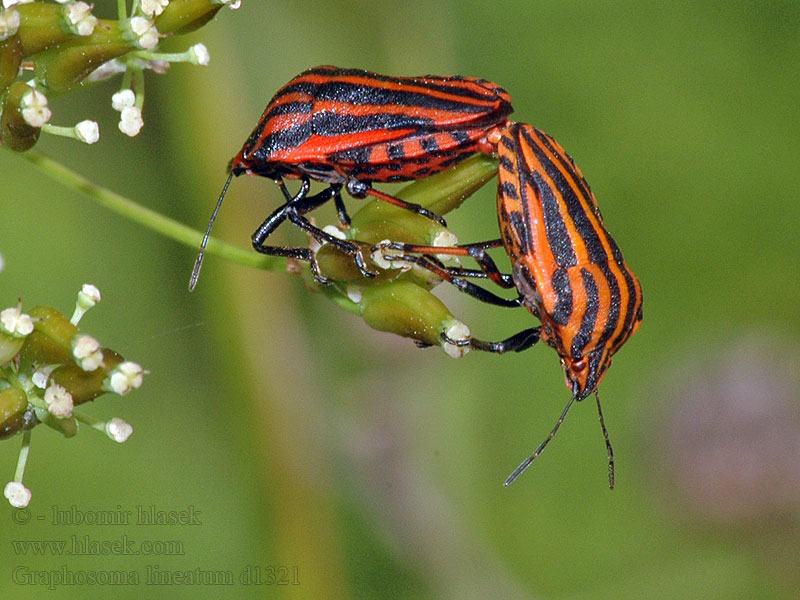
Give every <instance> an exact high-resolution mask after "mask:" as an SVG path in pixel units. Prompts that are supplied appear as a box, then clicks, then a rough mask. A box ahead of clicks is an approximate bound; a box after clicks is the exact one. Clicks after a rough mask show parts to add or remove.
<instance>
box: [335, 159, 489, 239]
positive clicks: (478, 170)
mask: <svg viewBox="0 0 800 600" xmlns="http://www.w3.org/2000/svg"><path fill="white" fill-rule="evenodd" d="M496 174H497V159H495V158H492V157H490V156H486V155H485V154H476V155H475V156H471V157H470V158H468V159H467V160H465V161H463V162H462V163H460V164H459V165H458V166H456V167H454V168H453V169H450V170H449V171H444V172H442V173H437V174H435V175H432V176H430V177H428V178H426V179H422V180H420V181H415V182H414V183H412V184H410V185H408V186H406V187H405V188H403V189H402V190H400V192H399V193H398V194H397V197H398V198H402V199H403V200H406V201H407V202H413V203H415V204H419V205H420V206H424V207H425V208H428V209H430V210H432V211H433V212H435V213H436V214H439V215H444V214H447V213H448V212H450V211H452V210H454V209H456V208H458V207H459V206H461V203H462V202H464V200H466V199H467V198H469V197H470V196H471V195H472V194H474V193H475V192H476V191H477V190H478V189H480V188H481V186H483V185H484V184H485V183H486V182H488V181H489V180H490V179H492V177H494V176H495V175H496ZM443 231H444V228H443V227H442V226H441V225H439V224H438V223H436V222H434V221H432V220H430V219H427V218H425V217H423V216H420V215H417V214H415V213H412V212H410V211H408V210H404V209H402V208H399V207H397V206H392V205H391V204H387V203H386V202H381V201H378V200H373V201H372V202H369V203H367V204H365V205H364V206H363V207H362V208H361V210H359V211H358V212H357V213H355V214H354V215H353V219H352V223H351V227H350V230H349V231H348V235H349V236H351V237H353V238H355V239H359V240H363V241H365V242H370V243H373V244H374V243H377V242H380V241H381V240H386V239H388V240H392V241H396V242H405V243H406V244H420V245H429V244H432V243H433V240H434V239H435V238H436V236H437V235H439V234H441V233H442V232H443Z"/></svg>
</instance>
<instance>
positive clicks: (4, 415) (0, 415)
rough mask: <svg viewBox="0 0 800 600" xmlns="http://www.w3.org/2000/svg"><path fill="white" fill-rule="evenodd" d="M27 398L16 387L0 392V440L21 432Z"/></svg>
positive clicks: (26, 408)
mask: <svg viewBox="0 0 800 600" xmlns="http://www.w3.org/2000/svg"><path fill="white" fill-rule="evenodd" d="M26 410H28V396H27V395H26V394H25V392H24V391H22V390H21V389H20V388H18V387H16V386H13V385H12V386H11V387H7V388H6V389H4V390H0V440H2V439H5V438H7V437H11V436H12V435H14V434H15V433H18V432H19V431H21V430H22V427H23V425H24V424H25V411H26Z"/></svg>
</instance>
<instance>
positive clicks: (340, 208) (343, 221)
mask: <svg viewBox="0 0 800 600" xmlns="http://www.w3.org/2000/svg"><path fill="white" fill-rule="evenodd" d="M333 201H334V203H335V204H336V215H337V216H338V217H339V226H340V227H341V228H342V229H349V228H350V215H349V214H348V212H347V207H346V206H345V205H344V201H342V194H341V191H340V190H337V191H336V195H335V196H334V197H333Z"/></svg>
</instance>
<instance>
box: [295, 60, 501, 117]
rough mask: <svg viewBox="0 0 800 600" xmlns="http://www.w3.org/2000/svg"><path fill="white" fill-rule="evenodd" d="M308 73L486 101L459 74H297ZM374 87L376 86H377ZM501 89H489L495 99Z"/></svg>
mask: <svg viewBox="0 0 800 600" xmlns="http://www.w3.org/2000/svg"><path fill="white" fill-rule="evenodd" d="M309 74H311V75H324V76H325V77H329V78H331V79H333V80H334V81H333V82H335V83H342V82H341V81H338V80H335V78H337V77H342V78H348V77H351V78H360V79H370V80H372V81H381V82H390V83H396V84H398V85H404V86H408V87H412V86H416V87H419V88H423V89H426V90H432V91H436V92H441V93H443V94H451V95H453V96H463V97H464V98H471V99H474V100H478V101H482V102H487V95H486V94H482V93H480V92H477V91H473V89H472V88H471V87H469V86H471V85H473V83H472V82H470V81H467V80H466V79H465V78H464V77H461V76H459V75H453V76H451V77H442V76H440V75H426V76H423V77H393V76H392V75H381V74H380V73H373V72H371V71H362V70H360V69H338V68H334V69H309V70H308V71H305V72H303V73H301V74H300V75H298V77H302V76H304V75H309ZM449 82H452V83H449ZM347 83H351V82H347ZM315 85H316V84H315ZM353 85H364V86H365V87H372V86H367V85H366V84H353ZM375 87H376V88H377V87H378V86H375ZM484 89H487V91H488V88H484ZM501 90H502V92H505V90H504V89H503V88H494V89H492V90H491V91H492V92H494V93H496V94H498V98H497V99H499V93H500V92H501ZM492 101H493V100H492ZM509 108H510V107H509ZM509 114H510V110H509Z"/></svg>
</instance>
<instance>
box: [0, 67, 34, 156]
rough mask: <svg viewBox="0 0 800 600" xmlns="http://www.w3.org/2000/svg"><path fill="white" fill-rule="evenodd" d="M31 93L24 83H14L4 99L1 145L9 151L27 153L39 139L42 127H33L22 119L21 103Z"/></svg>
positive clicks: (0, 131)
mask: <svg viewBox="0 0 800 600" xmlns="http://www.w3.org/2000/svg"><path fill="white" fill-rule="evenodd" d="M30 91H31V87H30V86H29V85H28V84H27V83H25V82H23V81H15V82H14V83H12V84H11V85H10V86H9V87H8V90H7V91H6V94H5V96H4V97H3V114H2V115H0V143H2V144H3V146H5V147H6V148H8V149H9V150H14V151H15V152H25V151H26V150H30V149H31V148H33V146H34V145H35V144H36V142H37V141H38V139H39V134H40V133H41V132H42V130H41V128H40V127H33V126H32V125H29V124H28V123H27V121H25V119H24V118H23V117H22V113H21V112H20V101H21V100H22V97H23V96H24V95H25V94H27V93H28V92H30Z"/></svg>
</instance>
